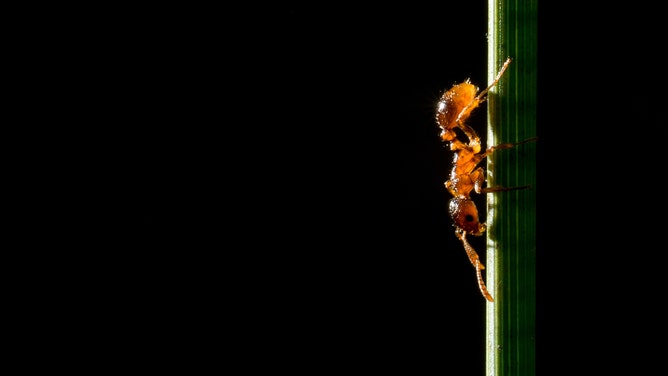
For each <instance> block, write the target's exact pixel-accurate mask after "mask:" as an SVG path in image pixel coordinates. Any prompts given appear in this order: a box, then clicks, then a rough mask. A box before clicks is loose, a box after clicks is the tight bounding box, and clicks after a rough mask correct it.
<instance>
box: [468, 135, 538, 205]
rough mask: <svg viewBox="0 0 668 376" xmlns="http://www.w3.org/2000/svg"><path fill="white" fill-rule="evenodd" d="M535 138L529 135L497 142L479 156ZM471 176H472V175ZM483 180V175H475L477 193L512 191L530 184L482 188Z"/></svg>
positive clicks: (529, 186)
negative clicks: (517, 139) (521, 139)
mask: <svg viewBox="0 0 668 376" xmlns="http://www.w3.org/2000/svg"><path fill="white" fill-rule="evenodd" d="M537 139H538V137H531V138H527V139H526V140H523V141H519V142H510V143H505V144H499V145H495V146H490V147H488V148H487V150H486V151H485V152H484V153H483V154H481V155H480V156H481V157H482V158H484V157H487V156H488V155H490V154H491V153H493V152H494V151H495V150H500V149H510V148H512V147H515V146H517V145H521V144H525V143H527V142H532V141H536V140H537ZM482 158H481V159H482ZM482 173H483V172H481V173H480V174H482ZM472 176H473V175H472ZM481 179H482V180H481ZM483 182H484V177H483V178H481V177H479V176H476V177H475V191H476V192H477V193H491V192H504V191H514V190H518V189H527V188H531V185H522V186H518V187H486V188H482V184H483Z"/></svg>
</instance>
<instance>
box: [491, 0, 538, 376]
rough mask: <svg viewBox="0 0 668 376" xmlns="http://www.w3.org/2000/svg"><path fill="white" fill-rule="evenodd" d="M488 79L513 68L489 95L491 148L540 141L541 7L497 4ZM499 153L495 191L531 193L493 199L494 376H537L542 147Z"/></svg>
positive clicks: (531, 1) (513, 1)
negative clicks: (538, 182) (538, 212)
mask: <svg viewBox="0 0 668 376" xmlns="http://www.w3.org/2000/svg"><path fill="white" fill-rule="evenodd" d="M488 9H489V47H488V70H489V71H488V77H489V81H490V82H491V80H493V79H494V77H495V76H496V74H497V72H498V69H499V68H500V67H501V65H502V64H503V62H504V61H505V60H506V58H508V57H511V58H512V59H513V62H512V63H511V65H510V66H509V67H508V71H506V73H505V74H504V76H503V78H502V79H501V81H500V82H499V84H498V85H497V86H496V87H495V88H494V89H493V90H492V92H491V93H490V95H489V104H488V107H487V108H488V125H487V126H488V129H487V132H488V133H487V137H488V141H487V142H488V145H497V144H500V143H506V142H517V141H521V140H525V139H527V138H530V137H534V136H536V135H537V132H536V131H537V126H536V92H537V56H536V55H537V42H536V38H537V26H538V25H537V0H528V1H517V0H490V1H489V3H488ZM536 144H537V142H530V143H526V144H522V145H518V146H516V147H514V148H510V149H505V150H498V151H495V152H494V153H492V154H491V155H490V156H489V157H488V161H487V179H488V185H490V186H505V187H514V186H523V185H527V184H530V185H531V188H529V189H521V190H514V191H505V192H497V193H494V194H489V195H487V196H488V202H487V209H488V215H487V224H488V233H487V260H486V261H487V264H486V266H487V269H486V270H487V279H486V280H487V281H488V288H490V292H491V294H492V296H494V298H495V300H496V301H495V302H494V303H488V304H487V312H486V315H487V323H486V332H487V342H486V345H487V350H486V363H487V365H486V374H487V376H506V375H513V376H525V375H526V376H529V375H531V376H533V375H535V323H536V294H535V281H536V265H535V260H536V190H537V187H536V186H535V182H536V146H537V145H536Z"/></svg>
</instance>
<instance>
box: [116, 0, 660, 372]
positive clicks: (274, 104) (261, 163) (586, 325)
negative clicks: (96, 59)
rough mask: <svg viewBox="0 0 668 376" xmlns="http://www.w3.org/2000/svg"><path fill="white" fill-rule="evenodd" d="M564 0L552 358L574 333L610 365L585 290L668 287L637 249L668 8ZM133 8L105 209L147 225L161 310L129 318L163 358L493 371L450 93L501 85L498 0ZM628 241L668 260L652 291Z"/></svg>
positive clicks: (553, 177)
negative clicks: (495, 33) (493, 8)
mask: <svg viewBox="0 0 668 376" xmlns="http://www.w3.org/2000/svg"><path fill="white" fill-rule="evenodd" d="M541 6H542V8H541V16H540V17H541V20H540V21H541V22H539V25H540V38H539V51H540V52H539V64H540V73H539V84H540V87H539V96H540V97H539V114H538V115H539V119H540V121H541V124H540V125H539V137H541V139H540V147H539V148H538V150H539V167H538V168H539V182H538V185H537V189H540V192H541V194H540V195H539V197H540V199H539V200H540V201H539V206H538V208H539V212H538V213H539V223H538V228H539V230H538V231H539V253H538V271H539V274H538V284H539V285H538V290H537V291H538V294H539V297H538V300H539V310H538V336H537V344H538V346H539V347H538V350H537V352H538V361H539V365H540V364H544V362H550V364H553V363H552V357H553V355H554V354H555V352H554V351H553V350H552V349H553V343H554V342H555V341H562V340H567V341H569V345H570V346H571V347H570V348H571V349H573V354H575V356H576V357H577V358H579V359H585V360H586V359H587V358H586V355H585V353H586V352H587V351H588V350H589V346H590V345H591V346H592V347H593V346H594V344H595V343H598V342H597V341H598V339H600V338H605V336H606V335H607V333H608V332H607V331H606V330H605V329H603V328H601V329H599V328H600V327H599V326H598V325H597V322H598V321H599V319H600V318H599V317H598V315H597V314H593V313H591V312H592V311H591V310H587V309H580V307H587V308H589V307H590V306H591V307H595V308H597V307H598V306H599V304H610V303H611V302H618V303H620V304H622V305H625V304H639V303H640V302H642V301H643V300H642V298H639V297H638V296H639V295H636V294H640V291H646V290H645V289H648V288H651V287H652V286H654V285H655V283H654V282H656V281H655V279H654V278H653V277H651V270H652V269H654V268H653V267H652V266H650V265H648V263H647V260H646V258H644V257H643V256H641V255H638V256H636V255H637V254H642V253H644V252H645V251H646V249H647V248H644V247H643V244H649V242H650V240H651V238H650V237H648V236H646V235H645V234H648V233H650V232H651V230H653V229H654V228H655V227H654V226H653V225H651V224H648V223H647V222H649V220H648V219H647V217H645V215H646V213H645V212H644V211H642V210H638V208H639V207H640V209H643V208H646V207H648V206H649V207H651V206H653V205H654V203H653V202H647V203H645V202H643V203H642V204H640V205H638V204H637V203H638V201H641V200H642V198H643V197H644V196H645V194H646V193H648V192H647V191H648V189H649V188H651V187H652V185H653V184H652V183H651V182H652V181H654V176H656V175H653V174H652V173H654V172H656V171H655V170H653V169H652V168H648V167H646V166H649V165H650V163H651V162H652V161H653V160H656V159H657V158H658V157H659V156H660V152H659V151H658V150H657V147H658V145H657V144H656V142H655V141H654V138H655V136H657V137H658V135H664V136H665V128H662V127H660V126H659V121H660V119H659V112H658V110H657V109H656V108H657V106H660V100H661V98H663V96H662V95H660V93H659V91H658V89H656V87H658V86H660V85H661V82H662V80H659V81H658V82H657V81H655V80H653V79H652V76H651V72H652V71H653V69H654V68H657V65H656V63H654V61H655V59H656V58H655V57H653V55H652V54H650V53H649V52H647V51H653V49H656V48H658V47H657V45H654V44H652V43H653V42H652V41H651V39H645V38H644V37H645V36H648V35H654V31H655V30H657V29H656V28H657V26H656V23H654V22H653V20H652V18H651V17H649V18H648V17H647V15H646V13H645V12H643V11H640V10H636V11H635V13H632V14H623V13H622V12H621V11H619V12H614V13H612V16H608V17H603V18H604V19H605V20H610V21H611V22H606V23H605V25H602V26H600V27H598V26H597V27H594V26H592V25H589V24H588V22H589V20H590V18H589V17H590V16H593V15H584V14H582V13H578V12H574V11H570V10H569V9H567V8H562V7H559V8H557V7H550V6H547V5H544V4H541ZM546 7H547V8H546ZM543 8H546V9H543ZM122 16H123V17H122V18H121V19H122V20H124V21H123V22H124V23H123V25H125V26H124V27H122V28H120V29H121V31H119V32H118V33H111V34H110V35H109V36H108V38H109V39H110V40H111V41H114V44H115V47H114V48H116V50H114V51H116V52H117V53H116V54H112V55H114V56H115V58H116V59H118V61H113V62H112V65H113V66H114V69H113V70H110V74H109V76H108V77H106V80H108V85H109V86H110V87H111V88H112V89H111V90H110V92H111V93H112V94H111V105H112V108H113V109H114V110H113V112H110V115H109V124H110V129H109V133H110V135H109V139H111V140H112V141H113V142H114V144H115V147H114V151H115V153H114V154H113V156H112V157H110V159H111V161H110V162H111V164H110V165H111V166H113V167H111V168H112V172H113V173H114V176H118V179H115V180H114V184H115V185H114V188H115V192H116V194H115V195H114V196H113V197H112V198H110V199H109V201H107V203H106V205H105V207H107V208H108V209H110V210H111V211H112V212H113V213H118V215H114V216H113V218H114V219H113V220H111V222H110V223H109V227H110V228H111V229H113V233H114V234H115V237H118V235H119V234H120V235H122V236H121V237H120V238H122V239H123V240H124V244H125V246H124V247H122V248H121V250H120V251H119V252H118V256H117V257H116V258H115V260H116V262H115V263H114V266H115V267H116V269H120V270H121V271H122V274H123V282H122V283H121V284H120V285H118V286H114V288H115V289H118V288H120V289H121V291H123V292H124V293H123V294H120V295H121V296H122V297H123V298H122V299H121V300H119V302H120V304H121V305H124V304H129V305H130V306H132V307H133V308H132V309H133V310H134V311H135V312H136V317H139V318H138V319H137V318H135V319H133V320H131V321H130V322H129V323H130V325H129V326H125V327H123V325H120V326H119V328H126V329H124V330H128V335H129V337H130V338H132V337H133V336H134V335H135V334H136V331H137V328H138V327H141V328H142V329H141V330H142V333H145V334H143V335H145V336H146V338H147V341H148V343H149V346H148V347H150V348H151V349H152V350H151V354H150V355H147V356H151V357H152V356H155V357H157V358H156V359H158V361H164V359H163V360H161V359H162V358H161V356H162V355H161V354H164V353H167V354H172V353H173V354H176V355H177V356H176V358H177V359H185V360H184V361H183V363H182V364H181V365H183V366H186V367H189V365H188V364H192V363H191V361H192V362H199V361H203V362H204V363H210V362H213V363H214V364H220V366H221V367H224V366H225V364H226V362H227V361H228V360H229V359H236V360H238V359H239V358H241V359H243V363H244V364H246V365H247V367H249V368H254V367H256V366H268V367H270V368H274V369H276V370H297V369H303V370H307V371H308V373H316V374H319V373H322V372H323V371H324V370H329V369H339V370H361V369H363V370H369V371H373V370H375V369H376V368H377V367H382V368H386V369H387V368H389V369H399V368H401V369H406V370H407V372H405V373H408V370H409V371H410V374H419V373H424V372H423V370H424V369H430V370H436V372H445V373H452V372H454V370H459V371H458V373H457V374H467V375H468V374H470V375H482V374H483V370H484V366H483V361H484V338H485V337H484V307H485V301H484V299H483V298H482V297H481V295H480V293H479V291H478V289H477V285H476V280H475V274H474V270H473V268H472V266H471V265H470V263H469V261H468V259H467V257H466V255H465V253H464V250H463V249H462V247H461V244H459V243H458V242H457V241H456V239H455V236H454V233H453V228H452V226H451V224H450V222H449V218H448V217H447V212H446V205H447V200H448V198H449V197H448V194H447V192H446V191H445V189H444V188H443V182H444V181H445V180H446V177H447V172H448V168H449V163H450V158H451V156H450V154H449V152H448V150H447V148H446V147H445V145H443V144H442V143H441V142H440V141H439V139H438V133H439V131H438V128H437V127H436V124H435V122H434V105H435V103H436V101H437V99H438V97H439V95H440V94H441V93H442V92H443V90H445V89H447V88H449V87H450V86H451V85H452V84H453V83H456V82H460V81H462V80H464V79H466V78H470V79H471V80H472V81H473V82H474V83H478V84H479V85H480V86H484V84H483V83H484V82H486V54H487V44H486V43H487V40H486V30H487V26H486V25H487V21H486V18H487V13H486V2H470V3H469V4H463V3H462V2H460V3H457V4H442V5H433V4H432V5H430V6H428V7H427V6H424V7H418V6H413V5H411V6H407V5H404V6H396V7H383V8H382V9H374V10H358V9H338V8H335V7H331V8H327V7H322V8H318V9H315V8H313V9H310V8H304V7H301V6H287V5H286V6H281V7H273V8H272V9H268V8H260V9H255V10H245V11H238V10H216V11H211V10H201V9H187V10H183V9H176V8H174V9H165V8H161V9H150V10H149V9H142V10H141V11H133V12H128V13H127V14H125V13H124V14H123V15H122ZM609 17H613V18H612V19H610V18H609ZM638 17H642V22H641V23H640V25H642V27H643V28H641V29H638V28H637V27H636V28H634V27H631V26H630V24H629V23H630V22H635V20H637V19H638ZM595 18H596V19H599V17H595ZM629 34H630V35H631V37H629ZM634 35H637V37H633V36H634ZM629 38H630V39H631V40H633V42H632V43H622V42H621V41H622V40H629ZM641 41H642V42H641ZM641 44H642V45H641ZM484 111H485V110H484V108H482V109H480V110H479V111H478V113H477V115H475V116H474V118H473V119H472V120H471V121H472V124H473V126H474V127H478V129H481V128H480V127H481V126H482V124H483V123H484V116H483V115H484ZM622 155H628V156H622ZM639 161H643V162H647V164H644V163H638V162H639ZM629 164H630V165H631V166H634V167H627V166H629ZM637 169H640V170H637ZM608 213H614V217H613V216H612V215H611V214H608ZM638 216H639V217H641V218H640V219H637V220H636V219H635V218H638ZM626 234H628V235H626ZM632 234H635V235H634V236H631V235H632ZM641 234H642V235H641ZM126 235H127V236H126ZM624 239H629V240H630V241H631V244H632V245H631V246H630V247H631V248H626V247H624V248H621V246H620V245H619V244H620V243H619V242H621V241H622V240H624ZM125 240H127V241H125ZM480 244H482V243H476V244H474V245H475V246H476V248H477V249H478V250H479V252H480V253H481V255H484V251H483V247H482V245H480ZM618 254H619V257H620V258H622V259H623V260H624V261H625V262H628V263H629V264H630V266H629V267H630V268H631V269H633V270H635V269H642V270H646V271H647V273H648V274H644V273H643V274H641V275H642V276H643V277H642V278H643V281H642V283H640V284H639V286H637V287H638V288H639V289H638V288H633V289H630V288H629V287H627V286H628V285H627V284H626V283H627V282H628V279H634V278H632V277H626V275H620V272H619V271H618V270H615V268H614V267H612V268H607V269H606V268H605V266H606V265H618V264H617V263H616V262H614V263H611V264H607V263H606V262H608V261H612V260H613V259H614V257H616V256H615V255H618ZM616 261H621V260H616ZM627 266H628V265H627ZM599 273H600V274H601V275H598V274H599ZM620 291H622V292H621V297H623V298H624V303H622V302H619V300H618V299H620V293H619V292H620ZM648 296H651V294H649V293H648ZM548 317H549V318H548ZM634 317H635V316H634ZM128 327H129V328H130V329H127V328H128ZM581 338H585V340H584V341H583V342H581V341H580V340H579V339H581ZM594 338H595V339H596V340H594ZM132 342H133V341H129V343H128V345H129V346H134V344H133V343H132ZM543 346H545V347H543ZM544 348H545V349H544ZM543 349H544V350H543ZM218 357H220V358H218ZM170 358H171V357H170ZM197 359H199V360H197ZM217 359H220V361H219V362H220V363H218V360H217ZM171 360H173V359H171ZM355 360H362V362H361V365H360V363H356V362H354V361H355ZM557 367H558V365H557ZM564 367H565V366H564ZM545 368H546V367H545ZM462 370H464V371H462Z"/></svg>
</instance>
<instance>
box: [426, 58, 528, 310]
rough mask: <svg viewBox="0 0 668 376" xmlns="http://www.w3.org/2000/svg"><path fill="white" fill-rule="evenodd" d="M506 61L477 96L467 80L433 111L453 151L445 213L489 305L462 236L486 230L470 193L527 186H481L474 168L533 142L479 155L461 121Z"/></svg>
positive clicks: (479, 173)
mask: <svg viewBox="0 0 668 376" xmlns="http://www.w3.org/2000/svg"><path fill="white" fill-rule="evenodd" d="M510 62H511V59H510V58H508V59H507V60H506V61H505V63H504V64H503V66H502V67H501V69H500V70H499V73H498V74H497V75H496V78H495V79H494V81H493V82H492V83H491V84H490V85H489V86H487V88H486V89H485V90H483V91H481V92H480V93H478V87H476V86H474V85H473V84H471V82H470V80H468V79H467V80H466V81H465V82H463V83H461V84H456V85H454V86H453V87H452V88H451V89H450V90H448V91H446V92H445V93H443V95H442V96H441V100H440V101H439V102H438V105H437V110H436V122H437V124H438V126H439V127H440V128H441V134H440V137H441V140H443V141H449V142H450V150H452V151H454V158H453V166H452V170H451V171H450V179H449V180H448V181H446V182H445V188H446V189H447V190H448V192H450V194H451V195H452V196H453V197H452V199H450V204H449V213H450V217H451V218H452V221H453V223H454V226H455V235H456V236H457V238H458V239H459V240H460V241H461V242H462V244H463V245H464V250H466V254H467V255H468V257H469V260H470V261H471V264H473V266H474V267H475V271H476V276H477V279H478V287H479V288H480V292H482V295H483V296H484V297H485V299H487V300H488V301H490V302H493V301H494V298H492V295H490V293H489V292H488V291H487V287H486V286H485V282H484V281H483V279H482V273H481V271H482V270H483V269H485V266H484V265H483V264H482V262H480V258H479V257H478V254H477V253H476V251H475V250H474V249H473V247H472V246H471V244H469V242H468V240H466V235H468V234H471V235H474V236H480V235H482V233H483V232H485V229H486V225H485V223H480V221H479V219H478V209H477V207H476V205H475V203H474V202H473V200H472V199H471V191H472V190H474V191H475V192H476V193H490V192H499V191H507V190H513V189H523V188H527V187H528V186H522V187H512V188H505V187H483V184H484V183H485V172H484V170H483V168H482V167H476V166H478V164H479V163H480V162H481V161H482V160H483V159H485V157H487V156H488V155H489V154H491V153H492V152H493V151H495V150H498V149H507V148H511V147H513V146H516V145H519V144H523V143H525V142H529V141H533V140H535V137H534V138H530V139H527V140H524V141H520V142H516V143H506V144H499V145H496V146H490V147H488V148H487V149H486V150H485V151H484V152H481V146H480V137H478V134H477V133H476V132H475V130H474V129H473V128H471V127H470V126H469V125H467V124H466V123H465V121H466V120H467V119H468V118H469V116H470V115H471V112H472V111H473V110H475V109H476V108H477V107H478V106H479V105H480V104H481V103H482V102H484V101H485V99H487V97H486V95H487V93H488V92H489V90H490V89H491V88H492V87H494V86H495V85H496V84H497V83H498V82H499V80H500V79H501V76H502V75H503V72H505V71H506V68H508V65H509V64H510ZM476 94H477V95H476ZM457 128H458V129H459V130H461V132H463V133H464V135H466V137H467V138H468V142H464V141H461V140H459V139H457V133H456V132H455V130H456V129H457Z"/></svg>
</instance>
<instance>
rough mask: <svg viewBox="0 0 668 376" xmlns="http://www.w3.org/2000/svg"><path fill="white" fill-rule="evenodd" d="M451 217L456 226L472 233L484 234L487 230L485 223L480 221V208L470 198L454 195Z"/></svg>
mask: <svg viewBox="0 0 668 376" xmlns="http://www.w3.org/2000/svg"><path fill="white" fill-rule="evenodd" d="M449 212H450V217H451V218H452V221H453V222H454V224H455V226H457V227H459V228H460V229H462V230H464V231H466V233H468V234H471V235H476V236H479V235H482V233H483V232H485V228H486V226H485V224H484V223H480V220H479V218H478V208H477V207H476V205H475V202H473V200H472V199H470V198H465V197H454V198H452V199H450V207H449Z"/></svg>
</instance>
